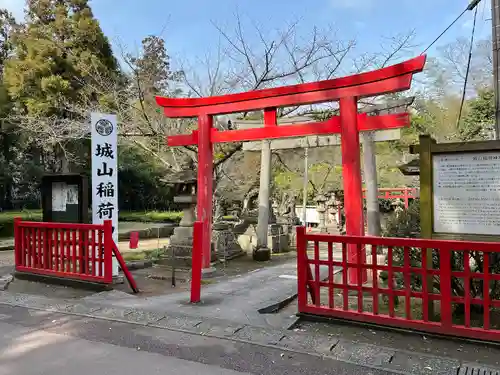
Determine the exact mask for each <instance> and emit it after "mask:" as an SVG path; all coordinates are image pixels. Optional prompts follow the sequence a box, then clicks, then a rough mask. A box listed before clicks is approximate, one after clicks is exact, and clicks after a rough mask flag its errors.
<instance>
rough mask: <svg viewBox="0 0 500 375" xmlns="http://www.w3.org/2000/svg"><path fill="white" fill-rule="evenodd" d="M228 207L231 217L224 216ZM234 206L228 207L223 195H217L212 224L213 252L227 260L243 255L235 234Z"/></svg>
mask: <svg viewBox="0 0 500 375" xmlns="http://www.w3.org/2000/svg"><path fill="white" fill-rule="evenodd" d="M228 208H230V209H231V210H232V211H233V212H232V215H231V216H232V219H231V220H229V219H228V218H226V215H227V214H228V212H227V210H228ZM235 214H236V212H235V207H234V206H233V207H229V205H228V202H226V200H225V199H224V198H223V197H217V203H216V210H215V215H214V224H213V226H212V230H213V233H212V243H213V246H214V250H215V253H216V254H217V258H218V259H219V260H223V261H228V260H231V259H234V258H237V257H239V256H242V255H245V252H244V251H243V250H242V249H241V246H240V245H239V243H238V239H237V236H236V234H235V232H236V231H235V230H234V229H235V228H234V227H235V224H237V221H238V217H237V216H235Z"/></svg>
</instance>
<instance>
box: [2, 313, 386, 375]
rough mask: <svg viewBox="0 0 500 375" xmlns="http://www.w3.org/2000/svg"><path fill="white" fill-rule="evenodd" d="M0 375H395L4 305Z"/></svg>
mask: <svg viewBox="0 0 500 375" xmlns="http://www.w3.org/2000/svg"><path fill="white" fill-rule="evenodd" d="M0 331H1V332H2V335H1V337H0V374H1V375H35V374H36V375H47V374H72V375H87V374H106V375H135V374H147V375H153V374H167V375H171V374H183V375H199V374H204V375H238V374H240V375H248V374H252V375H305V374H307V375H325V374H335V375H392V374H395V372H393V371H384V370H380V369H375V368H371V367H367V366H363V365H357V364H353V363H348V362H345V361H339V360H335V359H334V358H330V357H319V356H317V355H313V354H305V353H299V352H293V351H290V350H286V349H282V348H281V347H278V346H272V345H256V344H253V343H250V342H246V341H245V340H236V339H228V338H225V337H224V338H216V337H213V336H208V335H200V334H197V333H195V332H180V331H174V330H168V329H163V328H157V327H152V326H144V325H138V324H133V323H123V322H117V321H111V320H103V319H96V318H89V317H82V316H76V315H69V314H62V313H58V312H50V311H39V310H34V309H28V308H22V307H12V306H5V305H0Z"/></svg>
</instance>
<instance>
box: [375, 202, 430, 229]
mask: <svg viewBox="0 0 500 375" xmlns="http://www.w3.org/2000/svg"><path fill="white" fill-rule="evenodd" d="M420 231H421V230H420V200H418V199H415V200H413V201H412V202H411V203H410V204H409V206H408V209H406V210H403V211H402V212H401V213H399V215H396V214H395V213H394V214H392V215H391V217H390V218H389V219H388V220H387V222H386V225H385V230H384V234H383V235H384V237H400V238H418V237H420Z"/></svg>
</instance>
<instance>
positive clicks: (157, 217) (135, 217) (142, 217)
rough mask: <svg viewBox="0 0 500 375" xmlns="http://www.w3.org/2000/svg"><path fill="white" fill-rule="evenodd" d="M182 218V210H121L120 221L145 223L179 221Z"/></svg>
mask: <svg viewBox="0 0 500 375" xmlns="http://www.w3.org/2000/svg"><path fill="white" fill-rule="evenodd" d="M181 219H182V212H175V211H173V212H171V211H164V212H161V211H148V212H131V211H120V221H138V222H143V223H178V222H180V221H181Z"/></svg>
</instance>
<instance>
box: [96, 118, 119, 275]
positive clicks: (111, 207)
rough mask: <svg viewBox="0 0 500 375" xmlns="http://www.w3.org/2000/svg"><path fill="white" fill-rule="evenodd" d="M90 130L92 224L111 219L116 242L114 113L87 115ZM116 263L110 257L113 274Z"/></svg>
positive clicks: (116, 141)
mask: <svg viewBox="0 0 500 375" xmlns="http://www.w3.org/2000/svg"><path fill="white" fill-rule="evenodd" d="M91 128H92V130H91V132H92V223H94V224H102V223H103V222H104V221H105V220H111V221H112V222H113V240H114V241H115V243H116V244H117V245H118V147H117V145H118V126H117V121H116V115H111V114H104V113H92V114H91ZM117 275H118V262H117V261H116V259H115V257H113V276H117Z"/></svg>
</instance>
